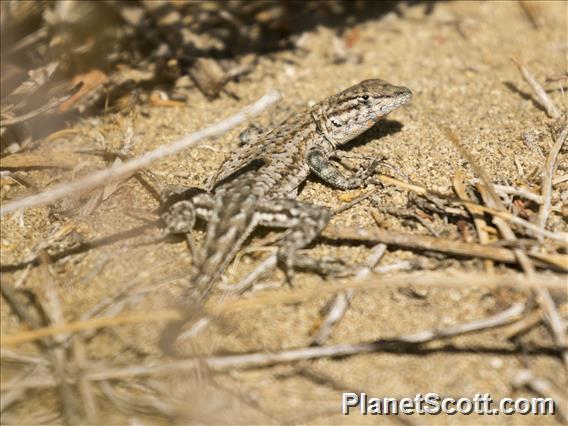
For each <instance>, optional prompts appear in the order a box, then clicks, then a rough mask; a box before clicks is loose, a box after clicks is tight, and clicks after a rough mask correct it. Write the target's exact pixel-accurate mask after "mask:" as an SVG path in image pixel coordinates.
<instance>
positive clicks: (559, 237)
mask: <svg viewBox="0 0 568 426" xmlns="http://www.w3.org/2000/svg"><path fill="white" fill-rule="evenodd" d="M378 179H379V181H381V182H383V183H384V184H390V185H396V186H399V187H401V188H405V189H407V190H409V191H412V192H415V193H416V194H419V195H424V196H429V195H430V196H433V197H438V198H441V199H444V200H448V201H450V202H454V203H458V204H460V205H463V206H464V207H470V206H473V207H474V208H477V209H479V210H480V211H483V212H484V213H489V214H490V215H493V216H496V217H500V218H502V219H504V220H506V221H508V222H511V223H514V224H515V225H519V226H521V227H523V228H524V229H525V231H526V232H527V233H529V234H531V235H534V236H537V237H539V236H540V237H546V238H550V239H551V240H556V241H562V242H564V241H566V240H567V239H568V234H566V233H565V232H551V231H548V230H546V229H541V228H540V227H539V226H538V225H535V224H534V223H531V222H529V221H527V220H524V219H521V218H520V217H518V216H515V215H513V214H511V213H509V212H507V211H502V210H499V209H496V208H492V207H488V206H483V205H481V204H477V203H472V202H469V201H465V200H460V199H459V198H452V197H448V196H446V195H444V194H437V193H435V192H433V191H430V190H428V189H426V188H424V187H422V186H419V185H414V184H409V183H406V182H403V181H400V180H398V179H395V178H393V177H390V176H386V175H379V177H378ZM494 192H495V191H494ZM495 196H496V197H497V198H499V197H498V196H497V194H496V193H495ZM499 202H501V201H500V199H499Z"/></svg>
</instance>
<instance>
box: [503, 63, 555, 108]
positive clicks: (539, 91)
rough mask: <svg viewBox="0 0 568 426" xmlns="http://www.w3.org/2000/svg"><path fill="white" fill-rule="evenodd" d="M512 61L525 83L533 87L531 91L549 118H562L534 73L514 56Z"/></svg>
mask: <svg viewBox="0 0 568 426" xmlns="http://www.w3.org/2000/svg"><path fill="white" fill-rule="evenodd" d="M511 60H512V61H513V62H514V64H515V65H516V66H517V68H518V69H519V71H520V72H521V75H522V76H523V78H524V79H525V81H526V82H527V83H528V84H529V86H531V89H532V90H533V91H534V93H535V94H536V96H537V97H538V99H539V101H540V103H541V104H542V106H544V108H545V109H546V113H547V114H548V116H549V117H550V118H554V119H556V118H558V117H560V111H559V110H558V109H557V108H556V106H555V105H554V102H552V99H550V97H549V96H548V94H547V93H546V91H545V90H544V89H543V88H542V86H541V85H540V83H539V82H538V81H536V79H535V78H534V76H533V75H532V73H531V72H530V71H529V70H528V69H527V67H525V66H524V65H523V64H522V63H521V62H520V61H519V60H518V59H517V58H516V57H514V56H513V57H511Z"/></svg>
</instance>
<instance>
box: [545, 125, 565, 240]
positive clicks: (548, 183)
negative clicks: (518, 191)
mask: <svg viewBox="0 0 568 426" xmlns="http://www.w3.org/2000/svg"><path fill="white" fill-rule="evenodd" d="M567 136H568V125H564V128H563V129H562V130H561V131H560V133H559V134H558V137H557V138H556V141H555V142H554V145H553V146H552V149H551V150H550V153H549V154H548V157H547V159H546V163H545V164H544V168H543V170H542V200H543V201H542V205H541V206H540V209H539V211H538V225H539V226H540V228H541V229H544V228H545V227H546V220H547V219H548V215H549V213H550V206H551V203H552V201H551V200H552V178H553V177H554V169H555V167H556V159H557V158H558V154H559V153H560V150H561V149H562V145H564V143H565V142H566V137H567Z"/></svg>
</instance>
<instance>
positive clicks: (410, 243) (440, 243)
mask: <svg viewBox="0 0 568 426" xmlns="http://www.w3.org/2000/svg"><path fill="white" fill-rule="evenodd" d="M321 235H322V236H323V237H325V238H331V239H343V240H353V241H366V242H373V243H384V244H387V245H394V246H398V247H404V248H409V249H415V250H426V251H435V252H440V253H448V254H453V255H456V256H466V257H476V258H480V259H490V260H494V261H497V262H503V263H516V262H517V261H516V257H515V253H514V252H513V251H512V250H510V249H507V248H504V247H497V246H492V245H487V244H476V243H465V242H462V241H452V240H445V239H442V238H435V237H430V236H426V235H416V234H402V233H398V232H393V231H388V230H386V229H379V228H377V229H367V228H351V227H345V226H339V225H334V224H330V225H328V226H327V227H326V228H325V229H324V230H323V231H322V234H321ZM548 259H551V260H552V261H551V263H548V262H547V260H545V259H539V261H536V264H537V265H538V266H539V267H542V268H550V267H553V268H554V269H560V270H564V271H566V270H567V268H566V266H565V265H566V264H567V260H568V259H567V258H566V256H564V255H549V256H548ZM562 265H564V266H562Z"/></svg>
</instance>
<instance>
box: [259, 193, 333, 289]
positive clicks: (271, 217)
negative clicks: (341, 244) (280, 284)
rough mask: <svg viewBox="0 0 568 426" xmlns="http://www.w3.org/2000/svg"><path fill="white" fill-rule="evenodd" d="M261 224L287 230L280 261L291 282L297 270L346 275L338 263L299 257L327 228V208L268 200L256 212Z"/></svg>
mask: <svg viewBox="0 0 568 426" xmlns="http://www.w3.org/2000/svg"><path fill="white" fill-rule="evenodd" d="M256 215H257V217H258V220H259V225H261V226H267V227H274V228H288V230H287V231H286V234H285V236H284V238H283V239H282V240H281V241H280V243H279V249H278V255H277V256H278V261H279V263H280V264H282V265H283V266H284V272H285V273H286V276H287V278H288V282H291V277H292V276H293V271H294V268H299V269H307V270H312V271H316V272H318V273H321V274H324V275H325V274H331V273H340V272H343V270H344V268H342V270H341V271H339V270H338V269H337V267H338V262H325V261H324V262H322V261H319V260H316V259H312V258H310V257H308V256H297V255H296V251H297V250H299V249H301V248H303V247H306V246H307V245H308V244H310V243H311V242H312V241H313V240H314V239H315V238H316V237H317V236H318V235H319V233H320V232H321V230H322V229H323V228H324V227H325V226H326V225H327V223H328V222H329V219H330V217H331V213H330V211H329V210H328V209H327V208H326V207H322V206H316V205H313V204H307V203H302V202H299V201H296V200H291V199H288V198H278V199H268V200H264V201H263V202H261V203H259V205H258V206H257V213H256Z"/></svg>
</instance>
